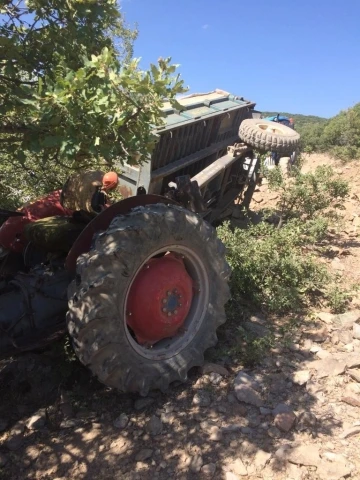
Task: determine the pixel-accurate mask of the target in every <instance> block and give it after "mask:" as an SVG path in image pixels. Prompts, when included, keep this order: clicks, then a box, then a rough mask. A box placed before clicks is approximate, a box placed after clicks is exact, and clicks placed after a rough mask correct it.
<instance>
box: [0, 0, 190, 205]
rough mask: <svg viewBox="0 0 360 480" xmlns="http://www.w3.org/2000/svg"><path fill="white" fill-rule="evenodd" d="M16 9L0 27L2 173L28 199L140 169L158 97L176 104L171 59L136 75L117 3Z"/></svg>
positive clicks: (82, 0)
mask: <svg viewBox="0 0 360 480" xmlns="http://www.w3.org/2000/svg"><path fill="white" fill-rule="evenodd" d="M15 4H16V2H15V0H14V1H11V0H10V2H8V6H7V8H6V13H5V17H4V21H3V22H2V23H1V24H0V58H1V59H2V60H1V62H0V112H1V115H2V125H0V137H1V138H0V140H1V139H2V138H3V137H4V136H6V142H0V158H1V162H2V163H1V164H0V166H1V165H4V171H6V172H7V174H8V173H9V172H11V171H13V172H14V174H15V172H16V174H15V176H12V175H8V177H9V179H10V180H9V181H10V182H11V181H12V180H11V179H12V178H14V179H15V180H14V185H15V184H16V181H17V180H16V179H17V178H18V175H19V171H20V170H19V168H21V169H22V170H21V171H22V175H23V176H22V178H23V180H22V182H23V183H24V184H25V185H26V184H27V186H26V188H25V190H26V192H28V191H30V192H32V194H33V195H34V196H37V195H38V194H39V193H40V192H41V193H42V191H46V190H50V189H51V188H53V185H56V186H59V187H60V186H61V183H62V182H63V180H64V179H65V178H66V177H67V176H68V175H69V173H70V172H71V171H72V170H74V169H81V168H93V167H94V168H97V167H100V166H101V167H102V168H103V167H104V165H106V167H107V168H108V167H109V166H111V164H112V162H113V161H114V160H115V159H116V161H117V162H118V161H119V160H120V162H125V161H128V162H131V163H134V162H135V160H134V159H139V158H140V160H137V161H138V162H139V161H140V162H143V161H145V160H147V158H148V156H149V154H150V152H151V149H152V148H153V145H154V137H153V133H152V129H153V126H154V124H156V125H161V123H162V117H163V115H162V102H163V100H164V98H168V99H169V100H170V101H171V102H175V103H176V100H175V98H176V96H177V95H178V94H179V93H182V92H184V91H185V88H184V85H183V81H182V80H181V79H180V77H179V75H174V74H175V71H176V66H175V65H172V64H171V59H170V58H166V59H159V60H158V62H157V64H152V65H151V66H150V68H149V70H148V71H142V70H141V69H140V68H139V59H131V55H132V46H133V41H134V40H135V38H136V36H137V31H136V30H131V29H130V28H128V27H127V25H126V23H125V21H124V18H123V16H122V15H121V14H120V12H119V11H118V9H117V7H116V1H115V0H104V1H102V2H101V5H99V2H96V1H90V0H67V1H66V2H64V1H63V0H51V2H49V1H48V0H28V2H27V3H26V4H25V5H26V7H24V8H22V9H14V8H13V7H14V6H15ZM10 10H11V12H12V13H11V14H10V13H9V12H10ZM115 38H116V43H115ZM5 77H6V78H5ZM139 154H140V157H139ZM24 157H25V159H26V160H25V161H24ZM5 163H6V165H5ZM30 171H31V172H32V173H31V175H32V174H34V175H35V176H37V177H38V178H41V179H44V180H43V183H42V182H41V183H39V182H33V177H32V176H31V175H30ZM27 187H28V188H27ZM14 188H15V187H14ZM25 190H24V191H25ZM21 195H22V194H21ZM21 195H20V196H21ZM0 197H1V196H0ZM0 200H1V198H0Z"/></svg>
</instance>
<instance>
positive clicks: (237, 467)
mask: <svg viewBox="0 0 360 480" xmlns="http://www.w3.org/2000/svg"><path fill="white" fill-rule="evenodd" d="M230 468H231V470H232V471H233V472H234V473H235V474H236V475H240V476H243V477H246V476H247V474H248V472H247V469H246V466H245V465H244V462H243V461H242V460H241V458H237V459H236V460H235V462H234V463H232V464H231V465H230Z"/></svg>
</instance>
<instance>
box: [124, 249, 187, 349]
mask: <svg viewBox="0 0 360 480" xmlns="http://www.w3.org/2000/svg"><path fill="white" fill-rule="evenodd" d="M192 297H193V282H192V279H191V277H190V275H189V274H188V273H187V271H186V268H185V265H184V262H183V260H182V259H181V258H178V256H176V255H175V254H172V253H170V254H167V255H165V256H163V257H161V258H152V259H151V260H149V261H148V262H147V263H146V265H145V266H144V267H143V268H142V269H141V271H140V272H139V273H138V275H137V277H136V278H135V280H134V282H133V284H132V286H131V289H130V292H129V296H128V301H127V311H126V320H127V324H128V325H129V327H130V328H131V329H132V330H133V332H134V334H135V337H136V340H137V341H138V342H139V343H140V344H145V343H146V344H149V345H153V344H154V343H156V342H158V341H160V340H162V339H164V338H168V337H173V336H175V335H176V333H177V332H178V330H179V329H180V327H181V326H182V325H183V323H184V321H185V319H186V317H187V315H188V313H189V310H190V306H191V302H192Z"/></svg>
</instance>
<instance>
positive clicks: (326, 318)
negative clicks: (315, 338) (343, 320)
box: [316, 312, 335, 325]
mask: <svg viewBox="0 0 360 480" xmlns="http://www.w3.org/2000/svg"><path fill="white" fill-rule="evenodd" d="M316 316H317V318H319V319H320V320H321V321H322V322H324V323H327V324H328V325H329V324H331V323H332V322H333V321H334V318H335V315H333V314H332V313H327V312H320V313H318V314H317V315H316Z"/></svg>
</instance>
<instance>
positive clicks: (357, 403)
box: [341, 395, 360, 407]
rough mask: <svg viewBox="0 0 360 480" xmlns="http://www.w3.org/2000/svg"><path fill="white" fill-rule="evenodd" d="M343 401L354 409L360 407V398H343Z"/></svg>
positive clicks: (352, 396) (353, 396)
mask: <svg viewBox="0 0 360 480" xmlns="http://www.w3.org/2000/svg"><path fill="white" fill-rule="evenodd" d="M341 401H342V402H344V403H347V404H348V405H351V406H352V407H360V396H355V395H351V396H343V397H341Z"/></svg>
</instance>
